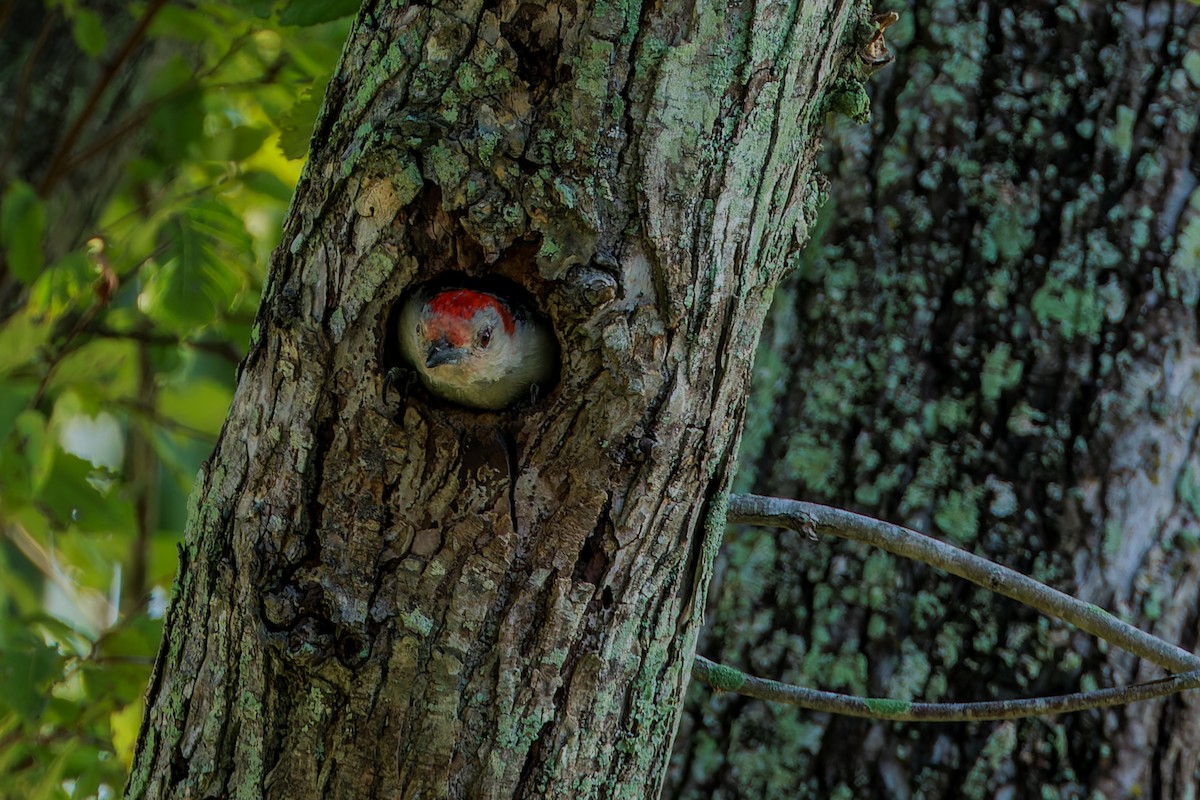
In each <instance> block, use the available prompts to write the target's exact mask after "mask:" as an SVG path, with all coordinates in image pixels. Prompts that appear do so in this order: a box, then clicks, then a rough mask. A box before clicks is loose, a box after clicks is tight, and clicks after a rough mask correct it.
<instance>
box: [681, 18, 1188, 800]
mask: <svg viewBox="0 0 1200 800" xmlns="http://www.w3.org/2000/svg"><path fill="white" fill-rule="evenodd" d="M1198 12H1200V9H1198V8H1197V6H1196V5H1194V4H1190V3H1175V4H1170V3H1164V2H1152V3H1149V4H1146V5H1137V6H1134V5H1125V4H1122V5H1120V6H1118V7H1117V9H1116V10H1115V11H1111V12H1110V11H1108V10H1105V9H1103V8H1101V7H1099V6H1095V5H1088V4H1067V5H1063V4H1058V3H1048V2H1047V3H1036V2H1028V3H1018V4H1016V5H1013V4H991V3H979V4H945V3H939V4H928V3H924V2H918V3H916V4H915V7H914V8H911V9H910V10H908V11H903V10H902V11H901V21H900V24H898V25H897V26H896V27H895V28H892V29H889V31H888V33H889V41H890V42H892V44H893V49H894V50H896V51H897V53H898V60H897V62H896V63H895V64H894V65H893V67H892V68H891V69H889V70H888V71H887V72H885V73H882V74H881V76H880V77H879V78H876V79H875V85H874V89H875V97H874V102H873V106H874V108H875V117H874V121H873V124H872V125H871V126H870V127H869V129H868V128H865V127H864V128H861V129H858V130H853V131H845V132H844V135H842V136H841V137H839V139H840V144H839V145H838V146H837V147H835V148H831V149H830V151H829V152H828V157H829V164H830V165H831V167H830V168H831V169H832V170H834V171H835V172H836V175H835V176H834V178H833V187H834V188H833V200H832V201H831V202H830V203H829V205H828V206H827V207H826V209H827V211H828V212H829V214H828V217H827V218H823V219H822V220H821V221H820V222H818V226H817V229H816V230H821V231H822V233H821V235H820V237H819V238H820V240H819V241H817V240H816V238H814V242H813V244H812V245H810V248H809V250H810V252H811V255H810V256H809V257H808V261H807V263H806V265H805V267H804V268H803V269H802V270H801V271H800V274H799V275H798V276H797V278H796V280H794V281H791V282H789V284H788V285H787V288H786V290H785V291H781V292H780V293H779V294H778V295H777V297H776V304H775V310H774V313H773V315H772V317H771V322H770V323H769V330H768V333H767V334H765V335H764V339H763V343H762V344H761V349H760V353H759V368H760V372H759V374H758V375H756V378H755V384H754V387H755V388H754V390H753V399H752V401H751V411H750V412H749V417H748V422H747V434H746V440H745V446H744V454H745V455H744V459H743V461H742V464H743V468H742V472H741V474H740V477H739V481H738V485H739V488H741V489H750V488H753V489H754V490H755V491H757V492H760V493H767V494H780V495H786V496H792V497H798V498H801V499H806V500H815V501H818V502H825V503H830V504H833V505H840V506H844V507H848V508H851V509H854V510H857V511H860V512H863V513H867V514H870V515H873V516H877V517H881V518H884V519H887V520H890V521H895V522H900V523H904V524H907V525H910V526H912V527H915V528H918V529H924V530H926V531H928V532H931V533H934V534H937V535H940V536H942V537H944V538H947V539H949V540H950V541H952V542H955V543H957V544H960V545H961V546H965V547H967V548H970V549H972V550H974V551H976V552H979V553H981V554H984V555H987V556H989V557H991V558H993V559H995V560H997V561H999V562H1001V563H1004V564H1006V565H1009V566H1012V567H1014V568H1017V569H1020V570H1022V571H1024V572H1027V573H1030V574H1032V575H1033V576H1034V577H1037V578H1039V579H1041V580H1043V581H1045V582H1047V583H1049V584H1051V585H1054V586H1056V587H1057V588H1060V589H1063V590H1066V591H1070V592H1073V593H1076V594H1077V595H1079V596H1080V597H1082V598H1084V599H1086V600H1088V601H1090V602H1094V603H1096V604H1098V605H1101V606H1104V607H1106V608H1109V609H1113V610H1115V611H1117V612H1118V613H1120V614H1121V615H1122V616H1124V617H1125V618H1127V619H1128V620H1130V621H1131V622H1133V623H1134V624H1137V625H1139V626H1141V627H1144V628H1146V629H1148V630H1150V631H1151V632H1153V633H1155V634H1157V635H1159V636H1161V637H1163V638H1165V639H1167V640H1169V641H1173V642H1176V643H1179V644H1180V645H1181V646H1182V647H1184V648H1187V649H1189V650H1194V649H1195V648H1196V646H1197V634H1198V630H1197V629H1198V615H1197V606H1198V603H1197V599H1198V598H1197V595H1198V592H1200V549H1198V548H1197V547H1196V542H1197V531H1198V525H1200V332H1198V329H1197V297H1198V295H1200V194H1198V193H1197V186H1198V185H1200V129H1198V126H1197V122H1196V110H1197V108H1198V107H1200V91H1198V89H1200V57H1198V55H1197V48H1198V47H1200V23H1198V22H1197V13H1198ZM893 32H895V35H891V34H893ZM783 421H786V426H785V425H783V424H781V423H782V422H783ZM730 539H731V540H730V543H729V545H728V547H727V549H726V550H725V551H724V555H723V557H722V559H721V561H720V562H719V563H718V565H717V567H716V570H717V574H718V575H720V576H723V577H721V578H720V579H718V580H716V581H715V582H714V585H713V588H712V593H711V595H710V598H711V607H710V610H709V623H708V625H707V628H706V634H705V635H704V637H703V640H702V642H701V644H700V647H699V650H700V652H701V653H703V654H705V655H707V656H708V657H710V658H713V659H716V660H720V661H726V662H729V663H731V664H733V665H736V666H739V667H741V668H743V669H745V670H747V671H748V672H751V673H754V674H759V675H764V676H767V677H773V678H778V679H782V680H787V681H791V682H795V683H799V684H803V685H807V686H813V687H817V688H827V689H832V690H841V691H848V692H854V693H861V694H869V695H872V696H886V697H893V698H898V699H918V698H919V699H923V700H929V701H952V700H956V701H957V700H984V699H1002V698H1009V697H1017V696H1031V695H1041V694H1056V693H1062V692H1068V691H1072V690H1075V689H1076V688H1078V687H1080V686H1081V685H1083V686H1084V687H1087V686H1089V685H1091V686H1096V685H1119V684H1125V683H1128V682H1132V681H1139V680H1145V679H1150V678H1153V677H1157V676H1160V675H1161V671H1160V670H1158V669H1157V668H1154V667H1153V666H1151V665H1148V664H1144V663H1141V662H1140V661H1139V660H1138V659H1136V658H1133V657H1131V656H1128V655H1127V654H1125V653H1121V652H1118V651H1115V650H1110V649H1106V648H1103V647H1098V646H1097V644H1096V643H1095V641H1094V640H1091V639H1089V637H1086V636H1083V635H1080V634H1078V633H1075V632H1073V631H1072V630H1070V629H1069V628H1067V627H1066V626H1063V625H1059V624H1054V623H1048V622H1047V621H1046V620H1044V619H1041V618H1039V617H1038V616H1037V615H1036V614H1035V613H1033V612H1031V611H1029V610H1027V609H1023V608H1019V607H1017V606H1016V605H1015V604H1013V603H1011V602H1009V601H1007V600H1004V599H1001V598H997V597H996V596H994V595H990V594H988V593H987V592H984V591H982V590H978V589H975V588H974V587H971V586H969V585H966V584H964V583H963V582H961V581H958V580H956V579H953V578H949V577H947V576H945V575H941V574H938V573H936V572H934V571H932V570H930V569H927V568H925V567H923V566H921V565H917V564H913V563H909V562H905V561H901V560H897V559H895V558H893V557H891V556H888V555H886V554H884V553H880V552H871V551H868V550H865V549H864V548H861V547H857V546H851V545H839V544H836V543H833V542H826V541H822V542H817V543H814V542H808V541H805V540H803V538H802V537H799V536H796V535H791V534H774V533H771V532H768V531H761V530H755V531H736V532H733V534H732V535H731V537H730ZM680 744H681V746H680V752H679V753H677V760H676V762H675V769H674V770H673V777H672V779H671V781H670V785H669V787H668V789H667V790H666V791H665V792H664V795H663V796H664V797H668V798H705V800H709V799H710V798H733V797H755V798H759V799H760V800H768V799H769V798H789V799H790V798H797V797H821V798H827V797H832V798H849V797H889V798H908V797H918V796H919V797H926V798H931V797H939V798H958V797H962V798H980V797H1020V798H1024V797H1039V798H1040V797H1064V798H1075V797H1078V798H1083V797H1088V798H1093V797H1095V798H1099V797H1111V798H1117V797H1120V798H1125V797H1138V796H1140V797H1154V798H1185V797H1187V798H1192V797H1196V796H1197V791H1198V789H1200V776H1198V774H1197V771H1196V770H1197V767H1196V765H1197V763H1200V695H1197V694H1196V693H1195V692H1192V693H1189V694H1186V695H1183V696H1176V697H1171V698H1167V699H1164V700H1160V701H1154V702H1145V703H1138V704H1135V705H1132V706H1129V707H1124V708H1114V709H1107V710H1104V711H1094V712H1088V713H1079V714H1072V715H1065V716H1061V717H1056V718H1050V719H1045V720H1029V721H1023V722H1019V723H1011V722H1005V723H987V724H971V725H953V726H946V725H910V724H892V723H873V722H870V721H861V720H852V719H843V718H831V717H829V716H827V715H823V714H815V713H811V712H806V711H798V710H795V709H781V708H778V707H769V706H766V705H764V704H762V703H759V702H755V701H748V700H746V699H744V698H739V697H736V696H730V695H720V696H713V695H712V694H711V692H709V691H707V690H706V689H704V688H702V687H701V688H699V689H698V690H694V691H693V692H692V694H691V696H690V699H689V702H688V711H687V713H686V715H685V720H684V722H683V726H682V728H681V734H680Z"/></svg>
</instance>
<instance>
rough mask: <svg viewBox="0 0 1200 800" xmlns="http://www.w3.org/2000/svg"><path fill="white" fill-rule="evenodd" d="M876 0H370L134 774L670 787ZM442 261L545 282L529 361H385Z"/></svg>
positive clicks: (235, 786) (262, 323)
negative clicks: (557, 377)
mask: <svg viewBox="0 0 1200 800" xmlns="http://www.w3.org/2000/svg"><path fill="white" fill-rule="evenodd" d="M866 14H867V12H866V10H865V9H864V8H862V7H859V6H856V5H854V4H852V3H850V2H834V1H833V0H830V2H814V3H807V4H799V5H797V4H789V3H746V4H733V5H727V4H725V3H701V4H695V5H693V4H691V3H673V2H672V3H662V4H645V5H638V4H628V5H626V4H612V5H609V4H604V3H601V4H592V3H583V2H580V3H570V2H563V3H556V2H552V3H516V2H504V3H480V2H469V1H467V0H464V1H463V2H458V3H441V4H435V5H434V6H426V5H418V4H411V5H401V4H393V3H384V2H367V3H366V4H365V7H364V9H363V10H362V12H361V13H360V16H359V18H358V21H357V23H356V25H355V26H354V29H353V31H352V33H351V35H350V38H349V41H348V44H347V47H346V50H345V52H344V53H343V57H342V61H341V64H340V66H339V68H338V71H337V74H336V76H335V77H334V79H333V81H332V82H331V84H330V88H329V91H328V94H327V97H326V103H325V108H324V111H323V112H322V116H321V119H320V120H319V122H318V126H317V130H316V133H315V136H314V144H313V149H312V155H311V159H310V162H309V164H308V166H307V168H306V171H305V174H304V177H303V179H302V180H301V184H300V187H299V189H298V191H297V195H296V199H295V202H294V204H293V208H292V210H291V213H290V214H289V218H288V221H287V223H286V225H285V230H284V235H283V242H284V244H283V245H282V246H281V247H280V249H279V251H278V252H277V253H276V254H275V257H274V260H273V263H272V266H271V277H270V281H269V287H268V291H267V296H266V298H265V300H264V303H263V307H262V310H261V312H260V315H259V319H258V323H257V325H256V330H255V338H254V341H253V344H252V349H251V352H250V354H249V356H248V357H247V359H246V362H245V363H244V365H243V368H242V373H241V375H240V380H239V385H238V389H237V393H236V397H235V400H234V403H233V407H232V409H231V410H230V414H229V418H228V421H227V423H226V426H225V429H224V431H223V433H222V436H221V439H220V442H219V444H218V446H217V448H216V452H215V453H214V455H213V457H212V459H211V460H210V462H209V463H208V465H207V467H206V469H205V470H204V471H203V472H202V474H201V475H200V478H199V480H198V483H197V486H198V488H197V491H196V493H195V495H194V508H193V509H192V513H191V523H190V530H189V534H188V539H187V545H186V548H185V550H184V553H183V558H182V561H183V564H182V569H181V573H180V577H179V580H178V584H177V586H176V591H175V600H174V603H173V605H172V609H171V611H170V614H169V617H168V624H167V634H166V640H165V642H164V645H163V648H162V650H161V653H160V656H159V662H158V665H157V667H156V670H155V677H154V679H153V681H152V684H151V686H150V690H149V696H148V711H147V715H146V719H145V722H144V726H143V730H142V735H141V739H140V742H139V745H138V749H137V754H136V760H135V765H134V774H133V777H132V779H131V782H130V785H129V787H128V789H127V794H128V796H129V797H138V798H142V797H146V798H161V797H177V798H184V797H187V798H203V797H255V798H257V797H286V798H296V797H324V798H356V799H357V798H364V797H414V798H415V797H441V796H452V797H554V798H561V797H580V798H585V797H605V798H611V797H636V798H639V799H640V798H645V797H648V796H651V795H653V794H654V792H655V788H656V787H657V785H658V782H659V781H660V779H661V775H662V773H663V771H664V769H665V764H666V760H667V755H668V751H669V747H670V741H671V738H672V736H673V732H674V729H675V726H676V721H677V717H678V714H679V707H680V702H681V692H682V691H683V688H684V686H685V685H686V683H687V678H688V669H689V666H690V662H691V657H692V653H693V650H694V639H695V635H696V632H697V627H698V623H699V619H700V615H701V608H702V606H703V601H704V593H705V588H706V586H707V583H708V573H709V567H710V564H711V558H712V555H713V553H714V551H715V549H716V546H717V542H718V541H719V539H720V536H721V528H722V520H723V498H724V497H725V496H726V492H727V490H728V486H729V483H730V480H731V475H732V468H731V465H732V453H733V452H734V448H735V447H736V444H737V441H738V437H739V433H740V429H741V422H742V410H743V398H744V395H745V385H746V382H747V381H748V377H749V368H750V361H751V356H752V354H753V348H754V344H755V342H756V341H757V338H758V334H759V330H760V327H761V324H762V319H763V317H764V315H765V313H766V307H767V304H768V301H769V298H770V296H771V292H772V290H773V288H774V286H775V284H776V282H777V280H778V278H779V277H780V275H782V274H783V272H784V271H785V268H786V266H787V265H788V264H789V262H790V260H791V259H793V258H794V256H795V254H796V252H797V251H798V248H799V246H800V244H801V243H802V242H803V241H804V240H805V239H806V238H807V231H808V225H809V224H810V222H811V221H812V219H813V218H814V216H815V211H816V208H817V205H818V203H819V195H820V191H819V188H818V184H817V182H816V180H815V178H814V172H813V169H812V165H813V162H814V158H815V151H816V142H817V136H818V133H819V129H820V126H821V124H822V122H823V119H824V110H825V108H826V106H827V104H828V103H829V102H831V98H829V97H827V96H826V94H827V89H828V88H829V87H830V86H831V85H832V84H833V83H834V80H835V78H838V86H839V87H840V89H841V90H846V89H847V87H848V84H847V82H846V80H845V78H844V76H843V77H841V78H839V75H838V69H839V66H840V65H841V64H842V62H843V61H844V60H845V59H846V58H848V57H850V58H853V54H854V49H855V42H860V43H861V41H862V38H861V37H862V35H863V34H864V32H866V31H868V29H869V26H868V25H867V23H866ZM844 29H845V30H848V31H850V35H846V36H844V35H843V33H844ZM849 88H850V89H853V86H852V84H851V85H850V86H849ZM446 272H460V273H463V274H465V275H468V276H473V275H484V274H489V275H500V276H503V277H505V278H507V279H509V280H511V281H513V282H515V283H518V284H520V285H521V286H522V287H524V288H525V289H527V290H528V291H529V292H530V293H531V294H532V296H533V297H535V298H536V299H537V300H538V302H539V304H540V305H541V306H542V307H543V308H544V309H545V311H546V312H547V313H548V314H549V316H550V318H551V319H552V320H553V323H554V326H555V329H556V331H557V334H558V336H559V338H560V340H561V342H562V344H563V350H564V359H563V364H562V376H561V381H560V382H559V384H558V386H557V388H555V389H554V390H553V391H552V392H550V393H549V394H548V396H546V397H543V398H540V399H538V400H537V401H536V402H535V403H533V404H532V405H530V406H528V407H526V408H524V409H522V410H520V411H517V412H512V413H504V414H486V413H473V412H467V411H464V410H460V409H455V408H451V407H449V406H446V405H445V404H441V403H438V402H436V401H435V400H433V399H432V398H430V397H428V396H426V395H424V394H423V393H422V392H421V391H420V389H419V388H415V387H412V388H410V389H409V390H408V393H407V395H406V396H404V397H403V398H401V399H397V397H396V396H395V395H391V394H389V395H384V393H383V388H382V387H383V384H384V377H385V374H386V373H387V371H388V369H389V367H390V366H392V365H393V363H394V362H393V359H394V354H393V352H392V348H391V347H390V345H389V339H388V337H389V331H388V325H389V316H390V312H391V309H392V308H393V306H394V304H395V301H396V300H397V298H398V297H400V296H401V294H402V292H403V291H404V289H405V288H406V287H407V286H409V285H411V283H412V281H414V280H415V279H421V278H427V277H430V276H433V275H438V274H444V273H446Z"/></svg>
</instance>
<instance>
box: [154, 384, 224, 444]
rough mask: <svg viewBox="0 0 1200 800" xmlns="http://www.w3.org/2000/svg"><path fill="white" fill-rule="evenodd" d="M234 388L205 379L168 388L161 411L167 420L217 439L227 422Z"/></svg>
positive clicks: (164, 392) (164, 391)
mask: <svg viewBox="0 0 1200 800" xmlns="http://www.w3.org/2000/svg"><path fill="white" fill-rule="evenodd" d="M232 388H233V387H232V386H229V385H228V384H222V383H217V382H216V381H213V380H209V379H206V378H201V379H199V380H191V381H187V382H186V383H181V384H178V385H167V386H164V387H163V389H162V392H161V393H160V395H159V398H158V410H159V413H160V414H161V415H162V416H164V417H166V418H167V419H171V420H174V421H176V422H179V423H181V424H183V425H187V426H188V427H189V428H195V429H197V430H202V431H207V432H209V433H212V434H214V435H215V434H216V433H218V432H219V431H220V430H221V425H222V424H224V422H225V413H226V412H227V411H228V410H229V403H230V401H231V400H232V399H233V393H232Z"/></svg>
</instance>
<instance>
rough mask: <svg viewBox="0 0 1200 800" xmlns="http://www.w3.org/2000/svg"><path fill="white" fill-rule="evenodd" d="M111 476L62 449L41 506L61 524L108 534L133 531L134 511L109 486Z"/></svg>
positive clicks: (43, 489) (41, 494)
mask: <svg viewBox="0 0 1200 800" xmlns="http://www.w3.org/2000/svg"><path fill="white" fill-rule="evenodd" d="M111 478H112V476H111V474H110V473H108V472H107V471H105V470H101V469H96V468H95V467H93V466H92V464H91V462H90V461H85V460H84V459H82V458H79V457H78V456H74V455H71V454H70V453H66V452H63V451H62V450H59V451H58V452H57V453H55V454H54V464H53V467H52V468H51V470H50V474H49V477H48V478H47V480H46V481H45V483H44V484H43V485H42V487H41V490H40V491H39V492H38V494H37V499H38V502H39V505H40V506H41V507H42V508H44V509H45V510H46V511H47V513H49V514H50V516H51V517H52V518H54V519H55V520H56V521H57V522H58V524H59V525H61V526H62V527H67V526H68V525H75V526H76V527H78V528H79V529H80V530H81V531H85V532H93V533H105V532H109V533H111V532H114V531H125V530H131V529H132V528H133V511H132V509H131V508H130V507H129V504H128V503H126V502H124V501H123V500H122V499H121V497H120V495H119V493H118V492H117V491H116V490H115V489H114V488H112V487H111V486H110V485H109V483H110V481H111Z"/></svg>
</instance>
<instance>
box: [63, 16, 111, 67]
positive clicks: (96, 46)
mask: <svg viewBox="0 0 1200 800" xmlns="http://www.w3.org/2000/svg"><path fill="white" fill-rule="evenodd" d="M72 23H73V24H72V26H71V35H72V36H73V37H74V38H75V44H77V45H79V49H80V50H82V51H83V52H85V53H87V54H88V55H89V56H91V57H92V58H95V57H96V56H98V55H100V54H101V53H103V52H104V46H105V45H106V44H108V36H107V35H106V34H105V33H104V25H103V24H102V23H101V22H100V15H99V14H97V13H96V12H95V11H92V10H91V9H87V8H78V9H76V10H75V17H74V19H73V20H72Z"/></svg>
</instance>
